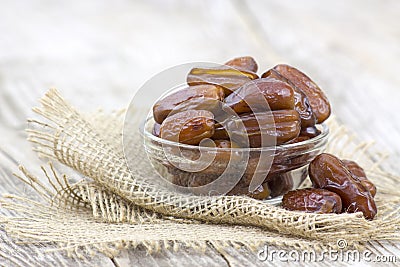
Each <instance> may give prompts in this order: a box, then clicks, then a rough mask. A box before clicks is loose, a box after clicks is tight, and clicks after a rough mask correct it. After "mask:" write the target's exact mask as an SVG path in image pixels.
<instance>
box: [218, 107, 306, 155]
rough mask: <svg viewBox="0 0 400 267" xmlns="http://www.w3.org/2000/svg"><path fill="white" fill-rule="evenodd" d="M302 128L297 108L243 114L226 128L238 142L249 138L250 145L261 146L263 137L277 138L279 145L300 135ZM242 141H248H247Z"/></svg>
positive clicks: (268, 138) (268, 139)
mask: <svg viewBox="0 0 400 267" xmlns="http://www.w3.org/2000/svg"><path fill="white" fill-rule="evenodd" d="M240 121H241V122H242V123H243V126H244V128H245V131H244V129H243V128H242V127H241V124H240ZM300 128H301V127H300V116H299V113H298V112H297V111H295V110H276V111H272V112H269V113H250V114H243V115H241V116H239V118H233V119H232V120H229V121H227V123H226V129H227V131H228V132H230V133H231V136H232V138H233V139H234V140H238V142H239V141H240V140H246V139H247V138H248V140H249V145H250V147H261V146H262V145H263V144H262V139H263V137H264V140H265V141H266V142H269V141H272V140H271V137H272V138H276V144H277V145H280V144H283V143H285V142H288V141H289V140H292V139H294V138H296V137H298V136H299V134H300ZM240 143H246V141H244V142H243V141H242V142H240ZM239 145H240V144H239ZM270 145H271V144H270ZM270 145H268V144H265V145H264V146H270Z"/></svg>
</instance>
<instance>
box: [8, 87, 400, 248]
mask: <svg viewBox="0 0 400 267" xmlns="http://www.w3.org/2000/svg"><path fill="white" fill-rule="evenodd" d="M41 102H42V107H41V108H36V109H35V111H36V112H37V113H39V114H41V115H42V116H44V117H45V118H47V119H48V120H49V121H47V122H42V121H37V120H31V123H32V124H33V126H36V127H37V126H39V129H37V128H34V127H32V128H31V129H30V130H28V131H29V134H30V137H29V140H30V141H32V142H33V143H35V144H36V147H35V150H36V151H38V152H39V154H40V155H41V156H46V157H48V158H52V159H56V160H57V161H59V162H61V163H64V164H66V165H67V166H70V167H72V168H74V169H75V170H78V171H79V172H81V173H82V174H84V175H86V176H88V177H90V178H92V179H93V180H94V182H89V181H86V180H84V181H81V182H79V183H77V184H74V185H70V184H69V183H68V181H67V180H66V178H65V177H64V178H63V179H62V181H63V182H61V183H60V182H59V183H58V184H59V185H60V187H57V186H53V189H54V190H55V192H52V191H51V190H49V188H47V187H46V186H44V185H39V184H38V181H39V180H38V179H36V178H34V177H33V176H32V175H30V174H29V172H27V171H26V170H25V169H23V168H21V170H22V172H23V173H24V176H25V178H22V177H21V176H20V177H21V179H23V180H24V181H25V182H27V183H28V184H30V185H31V186H34V187H35V188H36V189H37V191H38V192H40V195H43V196H46V197H44V198H45V201H44V202H40V203H39V202H32V201H31V200H29V199H28V198H24V197H18V196H7V198H5V199H3V200H2V205H3V207H5V208H6V209H9V210H14V211H15V212H16V213H17V214H20V215H21V216H22V217H23V218H24V219H23V220H21V219H20V218H21V217H18V216H17V217H7V218H3V221H4V223H5V226H6V230H7V232H8V233H10V234H11V235H13V236H15V237H18V238H22V239H32V240H36V241H41V242H55V243H58V244H59V245H60V247H61V248H62V249H65V250H67V251H69V252H71V253H72V252H73V253H76V254H78V255H79V254H81V253H82V252H79V251H80V250H82V249H83V250H84V251H86V252H90V251H96V250H98V251H101V252H103V253H106V254H110V255H111V254H114V253H116V252H117V251H119V249H118V248H121V247H127V246H128V247H129V246H133V247H135V246H137V245H143V246H145V247H146V248H147V250H148V251H150V252H151V251H159V250H160V249H161V248H173V249H177V248H178V247H179V246H180V245H185V246H188V247H193V248H195V249H197V250H199V249H200V250H201V248H203V249H204V247H205V245H206V244H207V243H210V242H211V243H213V244H214V245H215V246H222V247H223V246H224V244H225V245H229V246H242V245H244V246H246V247H249V248H252V249H254V248H257V247H259V246H260V244H262V243H264V242H268V243H270V244H275V245H278V246H290V247H295V248H299V249H305V248H310V247H312V248H314V249H321V247H323V246H326V245H332V244H333V245H334V244H335V241H336V240H337V239H338V238H343V237H346V240H347V241H348V242H349V244H351V245H354V246H359V245H360V244H362V242H365V241H369V240H382V239H392V240H394V239H399V229H398V226H397V225H398V222H399V196H398V194H397V192H395V191H394V188H393V185H394V184H396V181H398V178H397V177H396V176H394V175H390V174H387V173H385V172H384V171H383V170H382V168H381V167H380V165H381V164H380V163H381V161H382V160H384V159H385V155H380V153H376V152H371V148H370V143H360V142H358V141H357V140H356V138H355V136H354V135H351V134H349V133H348V131H347V130H346V129H345V128H344V127H343V126H340V125H338V124H337V122H336V121H334V120H331V122H330V128H331V139H330V142H329V146H328V149H327V150H328V151H329V152H332V153H335V154H337V155H338V156H340V157H342V158H349V159H357V160H358V161H359V162H361V165H363V166H364V167H365V166H368V167H369V168H367V169H368V174H369V176H370V178H371V180H373V181H374V182H375V183H377V184H378V190H379V193H378V195H377V203H378V207H379V214H378V217H377V219H375V220H374V221H366V220H364V219H363V218H362V216H361V214H359V213H358V214H343V215H315V214H304V213H296V212H288V211H285V210H283V209H280V208H278V207H273V206H269V205H266V204H265V203H263V202H261V201H256V200H252V199H249V198H246V197H208V198H205V197H193V196H191V197H188V196H186V195H183V196H179V195H171V193H170V192H168V191H162V190H159V189H158V190H154V188H149V185H148V184H146V175H151V171H152V170H151V168H149V166H148V165H147V166H146V165H140V164H138V170H134V171H137V173H131V172H130V171H129V169H128V168H127V166H126V164H125V162H124V159H123V155H122V145H121V133H122V130H121V127H122V123H121V120H120V116H118V115H120V114H117V113H116V114H114V115H113V116H107V115H104V114H102V113H99V114H96V115H94V114H92V115H81V114H80V113H78V112H77V111H76V110H74V109H73V108H72V107H71V106H70V105H69V104H67V103H66V102H65V101H64V100H63V99H62V98H61V96H60V95H59V94H58V92H57V91H55V90H51V91H49V93H48V94H47V95H46V96H45V97H44V98H43V99H42V101H41ZM138 118H139V116H138ZM141 145H142V144H141V142H138V144H133V146H135V148H137V149H138V151H140V150H141V149H140V148H141ZM139 153H143V152H139ZM139 153H138V158H140V156H143V154H139ZM44 170H45V169H44ZM50 170H51V172H49V171H47V172H46V176H47V177H48V179H49V181H50V183H53V185H55V183H54V182H55V181H61V179H59V178H57V175H56V174H55V171H54V169H53V168H52V165H50ZM49 173H50V174H51V175H49ZM378 179H379V180H378ZM61 185H62V186H61ZM50 200H51V201H50ZM50 203H52V206H51V208H49V204H50ZM33 207H34V208H33ZM72 207H75V208H72ZM49 216H50V217H51V218H52V222H51V225H52V227H51V229H52V230H53V231H49V229H50V228H48V229H46V228H43V226H41V227H40V224H42V225H43V224H46V223H47V224H48V223H50V222H49ZM72 217H73V218H77V219H79V220H80V221H79V222H80V223H79V224H76V221H75V223H72V222H71V221H68V222H70V223H69V224H66V225H68V229H65V220H67V219H68V218H72ZM38 218H40V220H39V219H38ZM55 218H57V220H55ZM193 219H196V220H193ZM198 220H199V221H203V222H209V223H214V224H217V225H213V224H204V223H199V221H198ZM39 221H40V224H35V223H39ZM57 223H59V224H61V225H63V226H64V228H57V227H55V226H56V225H57ZM222 224H224V225H222ZM227 224H236V226H229V225H227ZM75 225H78V226H77V228H74V226H75ZM94 225H97V226H99V227H100V228H96V231H88V230H87V229H93V226H94ZM110 226H118V227H115V229H114V228H112V229H111V228H110ZM144 226H145V227H144ZM251 226H253V227H251ZM254 226H256V227H254ZM124 227H125V228H124ZM30 229H32V230H30ZM79 229H81V230H79ZM82 229H84V230H83V231H84V233H85V234H84V235H83V233H82ZM85 229H86V230H85ZM110 229H111V230H110ZM144 229H145V230H146V229H147V230H148V231H149V233H150V232H151V233H153V234H154V235H151V234H149V233H147V232H146V233H147V234H146V235H142V234H141V233H142V232H143V231H144ZM155 229H160V231H155ZM377 229H379V230H377ZM99 231H104V232H105V233H106V234H105V235H102V236H105V238H103V239H101V240H99V238H98V237H96V236H97V235H98V233H99ZM43 232H46V233H43ZM67 233H68V234H67ZM101 233H103V232H101ZM107 233H112V234H110V235H107ZM126 233H131V235H130V236H129V237H126ZM166 233H167V236H165V234H166ZM182 233H184V234H182ZM190 233H191V234H190ZM82 235H83V236H82ZM242 236H243V237H245V238H241V237H242ZM56 237H57V238H58V237H61V238H64V239H63V240H60V239H57V238H56ZM111 237H113V238H111ZM150 237H151V238H150ZM66 240H68V241H66ZM249 240H250V241H249ZM121 244H122V245H121Z"/></svg>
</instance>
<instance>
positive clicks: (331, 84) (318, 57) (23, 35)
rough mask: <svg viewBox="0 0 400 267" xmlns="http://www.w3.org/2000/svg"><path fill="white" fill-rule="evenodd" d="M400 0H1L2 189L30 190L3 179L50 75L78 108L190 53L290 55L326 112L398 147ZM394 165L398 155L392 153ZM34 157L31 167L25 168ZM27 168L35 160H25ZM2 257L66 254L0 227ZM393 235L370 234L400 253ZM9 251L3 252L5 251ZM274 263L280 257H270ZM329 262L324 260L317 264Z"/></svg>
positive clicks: (163, 260) (122, 91)
mask: <svg viewBox="0 0 400 267" xmlns="http://www.w3.org/2000/svg"><path fill="white" fill-rule="evenodd" d="M398 10H400V3H399V1H396V0H386V1H384V3H382V1H377V0H376V1H372V0H369V1H361V0H355V1H345V0H339V1H334V2H332V1H331V2H329V3H323V4H321V2H320V1H317V0H304V1H289V0H282V1H272V0H266V1H249V0H246V1H239V0H235V1H229V0H214V1H213V0H206V1H178V0H167V1H162V0H150V1H130V0H119V1H113V2H109V1H105V0H101V1H94V0H91V1H79V2H77V1H76V2H74V3H73V4H72V3H70V2H68V1H64V2H61V1H58V2H52V1H45V0H32V1H31V0H21V1H8V2H7V3H3V4H2V7H1V8H0V32H1V33H2V37H1V38H0V133H1V134H0V162H1V163H2V172H1V173H0V174H2V175H3V176H2V177H4V176H7V177H8V178H7V179H6V178H3V179H0V181H1V183H0V192H3V193H4V192H14V193H18V191H24V190H28V189H27V188H26V187H24V186H22V185H21V184H20V183H19V182H18V181H16V180H12V179H9V177H10V175H11V172H12V171H15V166H16V163H17V162H19V163H23V164H25V165H26V166H27V167H28V168H29V167H34V166H37V164H38V163H40V161H38V160H37V159H36V157H35V155H34V154H33V153H31V152H30V146H29V144H27V143H26V142H25V141H24V139H25V134H24V131H23V129H24V128H25V127H26V123H25V119H26V117H29V116H32V112H31V111H30V109H31V107H32V106H34V105H36V104H37V99H38V98H39V97H41V95H42V94H43V93H44V92H45V91H46V90H47V89H48V88H49V87H53V86H54V87H57V88H58V89H59V90H60V91H61V92H62V94H63V95H65V96H66V98H67V99H69V100H71V101H72V102H73V104H74V105H76V106H77V107H79V109H82V110H87V111H88V110H93V109H95V108H97V107H99V106H102V107H104V108H105V109H106V110H112V109H118V108H121V107H124V106H126V105H128V104H129V103H128V101H129V99H130V98H131V97H132V96H133V93H134V92H135V91H136V90H137V89H138V88H139V87H140V86H141V85H142V84H143V83H144V82H145V81H146V80H147V79H149V78H150V77H151V76H152V75H153V74H155V73H157V72H159V71H161V70H163V69H165V68H168V67H171V66H174V65H176V64H180V63H183V62H191V61H212V62H224V61H226V60H227V59H229V58H232V57H235V56H239V55H253V56H254V57H256V58H257V60H258V62H259V65H260V69H261V70H266V69H268V68H270V67H271V66H273V65H274V64H276V63H278V62H287V63H290V64H292V65H295V66H298V67H300V68H301V69H303V70H304V71H305V72H306V73H308V74H310V76H311V77H312V78H313V79H314V80H316V81H317V82H318V83H319V84H320V85H321V86H322V87H323V88H324V90H325V91H326V93H327V95H328V96H329V98H330V100H331V102H332V104H333V107H334V113H335V115H336V116H337V117H338V118H339V119H340V120H341V121H343V122H344V123H345V124H347V125H349V126H350V127H351V128H352V129H353V130H354V131H356V132H357V134H359V135H360V136H361V137H362V138H364V139H374V140H377V143H378V145H379V147H380V148H381V149H384V150H387V151H389V152H390V153H391V154H392V155H394V157H393V160H392V162H394V163H396V160H397V159H398V158H400V142H399V140H400V115H398V113H397V112H396V108H397V102H398V99H399V98H400V91H399V90H398V85H399V82H400V77H399V75H398V74H397V72H398V70H399V69H400V63H399V58H400V28H399V27H398V26H397V25H398V24H399V20H398ZM389 167H390V168H392V170H396V171H397V173H400V166H399V165H398V164H392V165H391V166H389ZM30 169H32V168H30ZM33 169H35V168H33ZM0 240H2V243H1V245H0V259H2V260H3V261H0V265H2V264H4V265H6V266H18V265H19V266H27V265H29V264H30V265H43V266H46V265H52V266H56V265H59V266H63V265H64V266H72V265H73V266H75V265H77V264H79V262H77V261H76V260H73V259H68V258H66V257H65V255H62V254H59V255H58V254H55V255H53V254H52V255H50V254H46V253H43V251H44V249H45V248H44V247H42V246H34V245H19V244H16V243H15V241H14V240H10V239H9V238H8V237H7V235H6V234H5V232H4V231H3V229H0ZM399 247H400V246H399V244H398V243H393V242H388V243H382V242H381V243H373V244H371V245H370V248H371V249H372V250H374V251H376V253H381V254H382V253H383V254H390V253H392V254H395V255H400V249H399ZM7 255H11V257H7ZM259 264H260V262H258V261H257V258H256V254H254V253H253V252H249V251H244V250H235V249H230V250H228V251H225V252H224V253H221V252H219V251H217V250H216V249H215V247H213V246H211V245H210V246H209V247H208V249H207V251H206V254H205V255H202V254H200V253H194V252H191V251H181V252H179V253H172V252H170V251H165V252H164V253H162V254H160V255H146V253H145V251H144V250H129V251H125V252H123V254H122V255H120V256H119V257H116V258H114V259H112V260H111V259H109V258H106V257H104V256H99V257H98V258H96V259H95V260H93V261H91V262H90V264H89V265H97V266H170V265H180V266H193V265H194V266H256V265H259ZM269 264H276V265H279V264H278V263H269ZM326 265H328V264H326Z"/></svg>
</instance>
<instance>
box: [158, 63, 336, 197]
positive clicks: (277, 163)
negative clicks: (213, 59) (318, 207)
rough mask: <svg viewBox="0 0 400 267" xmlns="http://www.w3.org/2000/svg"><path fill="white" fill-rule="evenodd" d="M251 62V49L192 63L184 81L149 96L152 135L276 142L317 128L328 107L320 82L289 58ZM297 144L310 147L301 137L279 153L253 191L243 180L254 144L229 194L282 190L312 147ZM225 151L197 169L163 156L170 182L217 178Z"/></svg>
mask: <svg viewBox="0 0 400 267" xmlns="http://www.w3.org/2000/svg"><path fill="white" fill-rule="evenodd" d="M257 70H258V65H257V63H256V61H255V60H254V59H253V58H252V57H239V58H235V59H232V60H230V61H228V62H226V63H225V64H224V65H221V66H219V67H212V68H211V67H207V68H205V67H203V68H200V67H195V68H192V69H191V70H190V72H189V73H188V75H187V85H186V86H185V87H184V88H183V89H180V90H179V91H175V92H173V93H172V94H169V95H167V96H166V97H164V98H162V99H160V100H158V101H157V102H156V103H155V104H154V106H153V118H154V120H155V124H154V127H153V135H155V136H157V137H160V138H162V139H166V140H169V141H174V142H179V143H182V144H186V145H194V146H199V147H203V146H206V147H207V146H215V147H217V148H225V149H229V148H238V147H242V148H243V147H244V148H248V147H250V148H259V147H271V146H273V147H275V146H279V145H282V144H293V143H298V142H304V141H306V140H309V139H311V138H314V137H316V136H318V135H319V134H320V133H321V132H320V131H319V130H318V128H317V127H316V125H317V124H320V123H322V122H324V121H325V120H326V119H327V118H328V117H329V116H330V113H331V107H330V103H329V101H328V99H327V97H326V96H325V94H324V93H323V91H322V90H321V88H320V87H318V86H317V85H316V83H315V82H313V81H312V80H311V79H310V78H309V77H308V76H307V75H305V74H304V73H303V72H301V71H300V70H298V69H296V68H294V67H291V66H289V65H284V64H280V65H277V66H275V67H273V68H272V69H269V70H267V71H266V72H264V73H263V74H262V75H261V76H259V75H258V74H257V73H256V72H257ZM232 113H233V114H234V115H232ZM237 125H241V129H238V128H237ZM265 137H266V138H265ZM268 138H269V139H268ZM211 140H212V141H211ZM265 140H273V142H272V143H271V142H268V141H267V142H265ZM183 150H184V149H183ZM303 150H312V148H310V147H307V145H304V147H302V148H300V149H297V150H296V149H292V150H291V151H284V152H282V153H280V154H279V153H278V154H279V155H277V156H275V158H274V161H273V163H272V166H271V170H270V171H269V174H268V175H266V177H265V179H264V181H263V182H262V183H261V184H260V186H259V187H257V188H256V189H255V190H252V191H250V190H249V184H250V182H251V179H252V177H253V175H254V173H255V172H256V167H257V165H258V164H259V162H260V161H261V159H260V155H259V153H258V152H251V154H250V158H249V162H248V165H247V167H246V170H245V173H244V175H243V176H242V177H241V178H240V181H239V182H238V183H237V185H236V186H235V187H234V188H233V189H232V190H231V191H230V192H228V195H247V196H250V197H252V198H256V199H260V200H262V199H267V198H271V197H276V196H280V195H283V194H284V193H286V192H288V191H289V190H291V189H293V186H294V185H293V180H292V177H291V176H290V175H288V174H289V172H290V171H292V170H295V169H298V168H300V167H303V166H306V165H307V164H308V163H310V161H311V160H312V159H313V158H314V157H315V156H316V155H317V152H310V153H302V152H303ZM183 152H185V151H183ZM186 152H190V153H192V154H193V153H194V152H193V150H191V151H186ZM257 153H258V154H257ZM188 154H189V153H188ZM226 154H227V153H224V152H222V151H221V152H220V153H218V154H217V157H216V158H215V160H214V162H213V164H211V166H209V167H208V168H206V169H204V170H202V171H200V172H196V173H189V172H186V171H182V170H180V169H178V168H175V167H174V166H170V165H168V164H166V163H165V162H163V163H162V164H163V165H164V166H166V167H167V169H168V172H169V173H170V174H172V176H173V178H172V181H171V182H172V183H174V184H176V185H180V186H183V187H187V188H196V187H200V186H203V185H207V184H209V183H211V182H212V181H214V180H216V179H218V177H219V176H220V175H221V173H223V172H224V170H225V169H226V165H227V163H228V162H229V159H230V154H229V153H228V155H226ZM304 177H305V176H304Z"/></svg>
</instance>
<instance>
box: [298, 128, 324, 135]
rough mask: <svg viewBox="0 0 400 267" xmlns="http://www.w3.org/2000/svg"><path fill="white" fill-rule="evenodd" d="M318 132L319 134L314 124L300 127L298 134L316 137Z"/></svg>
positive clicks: (319, 132)
mask: <svg viewBox="0 0 400 267" xmlns="http://www.w3.org/2000/svg"><path fill="white" fill-rule="evenodd" d="M320 134H321V131H320V130H318V128H317V127H315V126H310V127H306V128H302V129H301V132H300V135H302V136H307V137H310V138H314V137H317V136H318V135H320Z"/></svg>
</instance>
